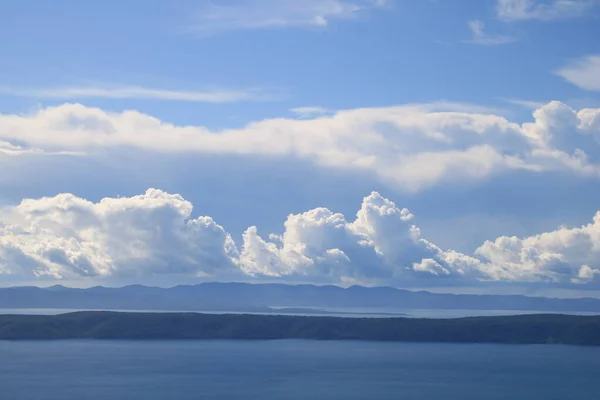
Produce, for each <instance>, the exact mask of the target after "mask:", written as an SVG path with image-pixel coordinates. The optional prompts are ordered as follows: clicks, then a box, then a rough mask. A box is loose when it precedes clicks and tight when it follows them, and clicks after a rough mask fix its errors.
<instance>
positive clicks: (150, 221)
mask: <svg viewBox="0 0 600 400" xmlns="http://www.w3.org/2000/svg"><path fill="white" fill-rule="evenodd" d="M191 212H192V204H191V203H189V202H188V201H186V200H184V199H183V198H182V197H181V196H178V195H171V194H168V193H165V192H162V191H160V190H154V189H150V190H148V191H147V192H146V193H145V194H143V195H140V196H134V197H130V198H127V197H124V198H105V199H103V200H102V201H100V202H98V203H92V202H90V201H87V200H85V199H81V198H78V197H76V196H73V195H71V194H61V195H58V196H56V197H51V198H41V199H35V200H33V199H28V200H23V202H21V203H20V204H19V205H17V206H15V207H8V208H5V209H3V210H2V211H1V212H0V269H1V270H2V271H3V272H5V273H9V274H14V275H22V276H38V277H43V276H48V277H52V278H65V279H68V278H77V277H108V276H136V275H152V274H165V273H168V274H178V273H181V274H187V275H190V276H202V275H205V274H212V273H213V272H214V271H215V270H217V269H218V270H220V271H223V270H225V271H226V270H229V269H231V268H233V266H234V260H235V258H236V257H237V254H236V249H235V245H234V243H233V241H232V239H231V237H230V235H229V234H228V233H226V232H225V231H224V229H223V228H222V227H221V226H219V225H218V224H216V223H215V222H214V221H213V220H212V218H210V217H198V218H196V219H192V218H190V215H191Z"/></svg>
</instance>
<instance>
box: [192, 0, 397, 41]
mask: <svg viewBox="0 0 600 400" xmlns="http://www.w3.org/2000/svg"><path fill="white" fill-rule="evenodd" d="M388 2H389V1H388V0H302V1H296V0H292V1H290V0H238V1H236V2H233V3H230V4H229V5H222V4H214V3H212V2H203V3H202V6H201V7H200V9H199V10H198V12H197V13H196V14H195V16H194V19H193V21H192V25H191V27H190V28H189V31H191V32H195V33H201V34H208V35H210V34H216V33H222V32H227V31H234V30H249V29H269V28H285V27H308V26H313V27H325V26H327V25H328V24H329V23H330V21H331V20H334V19H349V18H354V17H356V15H357V14H358V13H360V12H362V11H365V10H369V9H376V8H381V7H383V6H385V5H386V4H388Z"/></svg>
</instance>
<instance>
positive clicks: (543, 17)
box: [496, 0, 597, 21]
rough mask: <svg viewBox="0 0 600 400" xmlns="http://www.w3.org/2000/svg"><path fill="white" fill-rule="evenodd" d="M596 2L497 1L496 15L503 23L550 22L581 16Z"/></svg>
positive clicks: (589, 0)
mask: <svg viewBox="0 0 600 400" xmlns="http://www.w3.org/2000/svg"><path fill="white" fill-rule="evenodd" d="M596 4H597V1H596V0H498V1H497V4H496V13H497V15H498V18H500V19H502V20H505V21H526V20H540V21H552V20H557V19H566V18H574V17H580V16H582V15H583V14H584V13H585V12H586V11H587V10H589V9H590V8H592V7H594V6H595V5H596Z"/></svg>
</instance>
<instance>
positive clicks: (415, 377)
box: [0, 340, 600, 400]
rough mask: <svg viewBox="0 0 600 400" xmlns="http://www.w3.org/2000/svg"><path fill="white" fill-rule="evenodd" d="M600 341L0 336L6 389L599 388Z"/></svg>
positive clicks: (356, 392)
mask: <svg viewBox="0 0 600 400" xmlns="http://www.w3.org/2000/svg"><path fill="white" fill-rule="evenodd" d="M599 376H600V348H589V347H576V346H549V345H545V346H544V345H533V346H525V345H519V346H517V345H482V344H473V345H469V344H412V343H375V342H350V341H349V342H325V341H301V340H281V341H225V340H215V341H149V342H144V341H138V342H133V341H46V342H1V341H0V398H2V399H7V400H8V399H10V400H23V399H28V400H30V399H31V400H69V399H76V400H105V399H110V400H120V399H136V400H137V399H140V400H142V399H143V400H157V399H169V400H170V399H174V400H188V399H261V400H269V399H344V400H346V399H361V400H362V399H365V400H368V399H372V400H379V399H415V400H416V399H418V400H433V399H436V400H438V399H444V400H446V399H457V400H469V399H473V400H485V399H502V400H504V399H511V400H520V399H523V400H536V399H540V400H542V399H543V400H551V399H556V400H564V399H582V400H585V399H590V400H592V399H593V400H597V399H600V381H599V380H598V377H599Z"/></svg>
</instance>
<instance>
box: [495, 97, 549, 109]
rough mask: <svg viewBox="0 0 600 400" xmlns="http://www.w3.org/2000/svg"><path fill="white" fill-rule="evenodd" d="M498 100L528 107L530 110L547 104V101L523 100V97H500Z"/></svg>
mask: <svg viewBox="0 0 600 400" xmlns="http://www.w3.org/2000/svg"><path fill="white" fill-rule="evenodd" d="M499 100H502V101H503V102H505V103H508V104H514V105H515V106H519V107H524V108H529V109H530V110H537V109H538V108H542V107H543V106H545V105H546V104H548V102H543V101H533V100H523V99H506V98H500V99H499Z"/></svg>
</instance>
